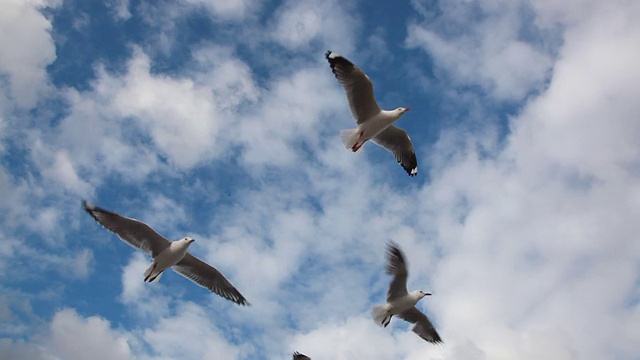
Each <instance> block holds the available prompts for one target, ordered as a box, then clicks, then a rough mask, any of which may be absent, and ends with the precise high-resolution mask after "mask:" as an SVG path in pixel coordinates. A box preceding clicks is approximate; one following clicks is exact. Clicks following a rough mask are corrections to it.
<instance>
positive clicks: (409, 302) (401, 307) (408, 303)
mask: <svg viewBox="0 0 640 360" xmlns="http://www.w3.org/2000/svg"><path fill="white" fill-rule="evenodd" d="M417 303H418V301H417V300H416V299H415V298H414V297H412V296H411V295H409V294H407V295H406V296H403V297H401V298H398V299H395V300H393V301H391V302H389V305H391V308H392V309H393V310H392V313H393V314H394V315H395V314H399V313H401V312H403V311H405V310H407V309H411V308H412V307H414V306H415V305H416V304H417Z"/></svg>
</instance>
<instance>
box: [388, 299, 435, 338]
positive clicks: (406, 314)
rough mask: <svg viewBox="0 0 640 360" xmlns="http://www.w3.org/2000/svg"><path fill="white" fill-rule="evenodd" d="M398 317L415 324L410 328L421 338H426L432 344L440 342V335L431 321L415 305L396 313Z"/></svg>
mask: <svg viewBox="0 0 640 360" xmlns="http://www.w3.org/2000/svg"><path fill="white" fill-rule="evenodd" d="M398 317H399V318H401V319H403V320H405V321H408V322H410V323H412V324H415V325H414V326H413V329H412V330H413V332H414V333H416V334H418V336H420V337H421V338H423V339H425V340H427V341H428V342H430V343H432V344H442V339H441V338H440V335H438V332H437V331H436V329H435V328H434V327H433V325H432V324H431V321H429V318H428V317H427V315H425V314H423V313H422V312H420V310H418V309H416V307H415V306H414V307H412V308H411V309H408V310H405V311H403V312H401V313H400V314H398Z"/></svg>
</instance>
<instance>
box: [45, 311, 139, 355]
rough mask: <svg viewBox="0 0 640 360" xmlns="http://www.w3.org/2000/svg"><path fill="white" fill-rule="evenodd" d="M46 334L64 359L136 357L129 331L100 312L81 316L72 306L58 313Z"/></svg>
mask: <svg viewBox="0 0 640 360" xmlns="http://www.w3.org/2000/svg"><path fill="white" fill-rule="evenodd" d="M49 331H50V332H49V334H47V343H48V346H49V347H50V349H51V350H53V352H54V354H56V355H57V356H59V357H60V358H63V359H96V360H98V359H110V360H116V359H133V358H134V356H133V355H132V352H131V347H130V346H129V339H128V337H127V335H126V334H122V333H120V332H119V331H118V330H114V329H112V328H111V324H110V323H109V321H108V320H105V319H103V318H101V317H98V316H91V317H88V318H83V317H81V316H80V315H79V314H78V313H77V312H76V311H75V310H73V309H63V310H60V311H59V312H57V313H56V315H55V316H54V318H53V320H52V321H51V326H50V330H49Z"/></svg>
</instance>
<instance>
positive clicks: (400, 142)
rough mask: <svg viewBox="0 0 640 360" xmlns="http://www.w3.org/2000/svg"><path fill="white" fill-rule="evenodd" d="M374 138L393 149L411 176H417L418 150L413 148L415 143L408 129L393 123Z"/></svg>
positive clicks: (380, 143)
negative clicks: (405, 129)
mask: <svg viewBox="0 0 640 360" xmlns="http://www.w3.org/2000/svg"><path fill="white" fill-rule="evenodd" d="M372 140H373V142H375V143H376V144H378V145H380V146H382V147H383V148H385V149H387V150H389V151H391V153H392V154H393V156H395V158H396V160H397V161H398V163H399V164H400V165H401V166H402V168H403V169H404V170H405V171H406V172H407V174H409V176H415V175H416V174H417V173H418V159H417V158H416V152H415V151H414V150H413V144H412V143H411V139H410V138H409V135H407V132H406V131H404V130H402V129H400V128H399V127H396V126H394V125H391V126H389V127H388V128H386V129H384V130H383V131H382V132H381V133H380V134H378V135H376V136H375V137H373V139H372Z"/></svg>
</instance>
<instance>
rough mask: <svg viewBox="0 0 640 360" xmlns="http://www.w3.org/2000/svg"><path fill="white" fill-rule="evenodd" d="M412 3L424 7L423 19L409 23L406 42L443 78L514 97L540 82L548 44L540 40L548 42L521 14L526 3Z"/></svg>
mask: <svg viewBox="0 0 640 360" xmlns="http://www.w3.org/2000/svg"><path fill="white" fill-rule="evenodd" d="M416 4H420V6H421V7H419V9H424V8H427V10H423V11H422V12H423V15H424V16H425V17H427V19H426V20H425V21H424V22H421V23H412V24H410V25H409V27H408V37H407V39H406V43H407V45H408V46H409V47H414V48H420V49H422V50H424V51H425V52H426V53H427V54H428V55H429V56H430V57H432V58H433V60H434V62H435V64H436V66H437V68H439V69H443V70H444V73H441V75H444V76H445V79H449V78H450V79H452V80H453V81H454V83H455V84H456V85H458V86H462V87H465V86H467V87H468V86H481V87H482V88H483V90H485V91H487V92H488V93H489V94H490V95H492V96H493V97H495V98H497V99H498V100H515V101H519V100H522V99H523V98H524V97H525V96H527V95H528V94H530V93H532V92H536V91H540V90H542V89H543V88H544V84H545V81H546V80H547V78H548V75H549V72H550V70H551V66H552V64H553V61H552V60H553V56H552V53H550V51H551V50H553V49H547V48H545V47H543V46H541V45H539V43H540V42H544V43H547V44H550V43H551V42H549V41H548V40H549V39H547V38H544V36H548V35H547V34H546V33H545V32H543V31H542V30H541V29H539V28H538V27H536V24H534V23H527V21H529V20H528V18H527V17H526V16H523V14H524V13H525V12H526V11H529V9H528V6H529V5H528V3H525V2H513V1H493V0H486V1H475V2H467V1H452V2H441V3H439V4H438V8H439V9H437V10H436V9H431V7H427V6H424V7H422V5H421V2H419V1H416ZM436 11H438V12H439V13H440V14H439V15H438V16H437V17H435V18H434V15H433V13H434V12H436ZM529 37H532V38H533V39H534V41H531V40H529V39H528V38H529ZM538 37H542V39H538Z"/></svg>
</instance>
